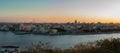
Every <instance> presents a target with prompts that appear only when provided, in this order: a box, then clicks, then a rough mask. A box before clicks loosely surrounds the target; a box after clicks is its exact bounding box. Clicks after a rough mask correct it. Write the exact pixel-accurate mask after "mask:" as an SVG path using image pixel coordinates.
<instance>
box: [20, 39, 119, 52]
mask: <svg viewBox="0 0 120 53" xmlns="http://www.w3.org/2000/svg"><path fill="white" fill-rule="evenodd" d="M51 48H52V46H50V44H49V43H42V42H39V43H38V44H33V43H32V45H31V46H30V47H29V48H28V50H27V51H23V52H21V53H120V38H110V39H104V40H97V41H94V42H89V43H86V44H82V43H80V44H77V45H75V46H74V47H72V48H69V49H64V50H62V49H59V48H56V49H51Z"/></svg>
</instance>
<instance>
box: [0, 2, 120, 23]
mask: <svg viewBox="0 0 120 53" xmlns="http://www.w3.org/2000/svg"><path fill="white" fill-rule="evenodd" d="M119 6H120V1H119V0H0V22H40V23H43V22H53V23H56V22H57V23H64V22H74V20H78V21H79V22H104V23H110V22H113V23H120V21H119V20H120V7H119Z"/></svg>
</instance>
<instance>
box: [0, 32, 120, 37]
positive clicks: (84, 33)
mask: <svg viewBox="0 0 120 53" xmlns="http://www.w3.org/2000/svg"><path fill="white" fill-rule="evenodd" d="M0 32H11V31H0ZM12 33H13V34H15V35H25V34H34V35H50V36H60V35H95V34H112V33H120V31H114V32H83V33H57V34H49V33H32V32H12Z"/></svg>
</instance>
